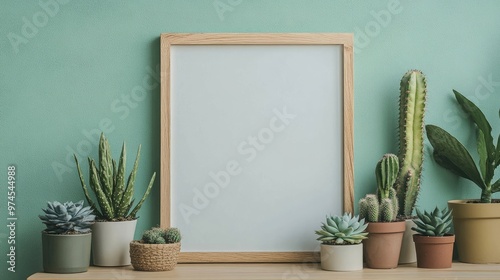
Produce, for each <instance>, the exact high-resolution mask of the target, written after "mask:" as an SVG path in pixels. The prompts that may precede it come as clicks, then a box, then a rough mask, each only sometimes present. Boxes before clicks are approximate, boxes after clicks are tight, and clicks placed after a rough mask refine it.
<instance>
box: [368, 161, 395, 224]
mask: <svg viewBox="0 0 500 280" xmlns="http://www.w3.org/2000/svg"><path fill="white" fill-rule="evenodd" d="M398 170H399V163H398V157H397V156H396V155H393V154H385V155H384V156H383V157H382V159H380V160H379V162H378V163H377V166H376V167H375V176H376V178H377V195H374V194H367V195H366V196H365V197H364V198H362V199H361V200H360V201H359V215H360V217H361V218H364V219H366V221H368V222H372V223H374V222H392V221H395V220H396V218H397V215H398V208H399V204H398V198H397V195H396V190H395V189H394V188H393V187H392V186H393V184H394V182H395V181H396V178H397V176H398Z"/></svg>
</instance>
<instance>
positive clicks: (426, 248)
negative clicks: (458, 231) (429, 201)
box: [413, 207, 455, 268]
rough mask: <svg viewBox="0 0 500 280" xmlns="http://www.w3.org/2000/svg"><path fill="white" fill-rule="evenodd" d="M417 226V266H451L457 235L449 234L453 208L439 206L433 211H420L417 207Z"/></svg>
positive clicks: (415, 236) (415, 228) (414, 236)
mask: <svg viewBox="0 0 500 280" xmlns="http://www.w3.org/2000/svg"><path fill="white" fill-rule="evenodd" d="M417 217H418V220H415V224H416V225H417V227H414V228H413V230H415V231H416V232H418V234H415V235H413V240H414V241H415V248H416V251H417V267H421V268H450V267H451V261H452V258H453V243H454V242H455V235H453V234H449V233H448V232H449V231H450V229H451V217H452V216H451V210H447V209H446V208H444V209H443V210H439V208H438V207H436V208H435V209H434V211H432V212H427V211H424V213H422V212H420V211H419V210H418V209H417Z"/></svg>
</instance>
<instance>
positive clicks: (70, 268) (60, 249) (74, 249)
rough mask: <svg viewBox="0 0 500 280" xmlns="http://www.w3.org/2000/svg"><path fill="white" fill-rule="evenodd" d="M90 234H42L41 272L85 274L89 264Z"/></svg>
mask: <svg viewBox="0 0 500 280" xmlns="http://www.w3.org/2000/svg"><path fill="white" fill-rule="evenodd" d="M91 242H92V234H91V233H85V234H49V233H45V232H42V249H43V270H44V271H45V272H49V273H77V272H85V271H87V270H88V268H89V264H90V246H91Z"/></svg>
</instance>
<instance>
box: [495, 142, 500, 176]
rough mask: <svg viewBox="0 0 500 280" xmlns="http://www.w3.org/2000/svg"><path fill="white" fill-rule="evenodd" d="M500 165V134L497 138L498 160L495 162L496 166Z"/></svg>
mask: <svg viewBox="0 0 500 280" xmlns="http://www.w3.org/2000/svg"><path fill="white" fill-rule="evenodd" d="M498 165H500V134H499V135H498V139H497V153H496V162H495V168H497V167H498Z"/></svg>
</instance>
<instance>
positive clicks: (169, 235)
mask: <svg viewBox="0 0 500 280" xmlns="http://www.w3.org/2000/svg"><path fill="white" fill-rule="evenodd" d="M164 238H165V240H166V241H167V243H178V242H180V241H181V232H180V231H179V229H178V228H169V229H167V230H166V231H165V235H164Z"/></svg>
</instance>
